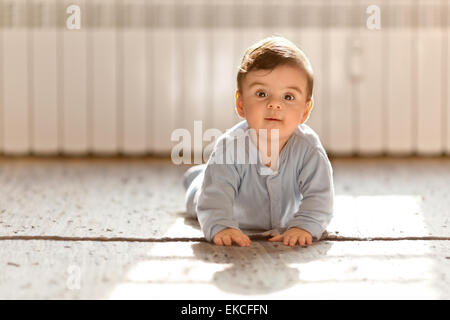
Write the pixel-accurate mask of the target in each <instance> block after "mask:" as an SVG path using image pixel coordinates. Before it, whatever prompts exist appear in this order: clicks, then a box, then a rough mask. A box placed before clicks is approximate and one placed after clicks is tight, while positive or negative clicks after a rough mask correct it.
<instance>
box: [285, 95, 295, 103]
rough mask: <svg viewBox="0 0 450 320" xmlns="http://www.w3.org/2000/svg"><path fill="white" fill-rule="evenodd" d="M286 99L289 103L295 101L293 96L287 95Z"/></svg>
mask: <svg viewBox="0 0 450 320" xmlns="http://www.w3.org/2000/svg"><path fill="white" fill-rule="evenodd" d="M284 97H285V98H286V100H289V101H292V100H294V99H295V98H294V96H293V95H292V94H287V95H285V96H284Z"/></svg>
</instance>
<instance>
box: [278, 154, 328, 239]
mask: <svg viewBox="0 0 450 320" xmlns="http://www.w3.org/2000/svg"><path fill="white" fill-rule="evenodd" d="M298 186H299V188H300V193H301V194H302V196H303V198H302V199H301V203H300V207H299V209H298V211H297V212H296V213H295V214H294V216H293V218H292V219H291V220H290V221H289V222H288V224H287V231H286V232H285V233H284V234H283V235H285V234H286V233H287V232H290V233H291V232H294V231H290V230H291V228H298V229H302V230H304V231H306V232H308V233H309V234H310V235H311V236H312V237H313V238H316V239H320V237H321V236H322V233H323V232H324V231H325V229H326V227H327V226H328V224H329V223H330V220H331V217H332V215H333V200H334V186H333V169H332V167H331V164H330V162H329V160H328V157H327V155H326V153H325V151H324V150H323V149H322V148H319V147H315V148H313V149H311V150H309V151H308V154H307V155H306V156H305V160H304V163H303V164H302V168H301V171H300V173H299V176H298ZM297 233H298V232H297ZM289 241H291V240H289ZM292 241H294V240H292ZM305 241H306V243H308V242H307V240H306V238H305ZM300 244H301V243H300Z"/></svg>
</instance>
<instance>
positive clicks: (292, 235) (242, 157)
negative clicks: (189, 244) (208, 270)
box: [183, 36, 334, 246]
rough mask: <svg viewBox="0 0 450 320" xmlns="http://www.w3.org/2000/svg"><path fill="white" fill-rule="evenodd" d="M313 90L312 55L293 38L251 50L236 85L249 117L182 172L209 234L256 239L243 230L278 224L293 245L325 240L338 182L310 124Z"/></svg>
mask: <svg viewBox="0 0 450 320" xmlns="http://www.w3.org/2000/svg"><path fill="white" fill-rule="evenodd" d="M312 93H313V71H312V68H311V65H310V62H309V60H308V58H307V57H306V56H305V54H304V53H303V52H302V51H301V50H300V49H299V48H298V47H297V46H295V45H294V44H293V43H292V42H290V41H289V40H287V39H285V38H283V37H280V36H271V37H268V38H265V39H263V40H261V41H259V42H257V43H256V44H254V45H253V46H251V47H249V48H248V49H247V50H246V52H245V54H244V56H243V58H242V62H241V66H240V68H239V71H238V75H237V90H236V111H237V113H238V114H239V116H240V117H242V118H245V120H243V121H241V122H240V123H238V124H237V125H235V126H234V127H233V128H231V129H229V130H228V131H227V132H225V133H224V134H223V135H221V136H220V137H219V138H218V139H217V140H216V143H215V146H214V149H213V151H212V153H211V155H210V157H209V159H208V162H207V163H206V164H203V165H197V166H193V167H191V168H190V169H188V171H187V172H186V173H185V175H184V178H183V184H184V186H185V188H186V189H187V191H186V209H187V210H186V211H187V212H188V213H189V214H191V215H193V216H196V217H197V218H198V221H199V223H200V226H201V228H202V231H203V233H204V235H205V238H206V239H207V240H208V241H213V242H214V243H215V244H217V245H227V246H229V245H232V244H233V243H236V244H238V245H240V246H249V245H250V243H251V241H250V238H249V237H248V236H247V235H246V234H244V233H243V232H242V231H241V230H272V231H278V233H275V236H272V237H271V238H269V241H279V242H283V243H284V245H289V246H295V245H296V244H297V243H298V244H299V245H300V246H305V245H311V244H312V241H313V239H320V237H321V235H322V233H323V232H324V231H325V228H326V227H327V225H328V224H329V222H330V220H331V217H332V212H333V198H334V188H333V170H332V167H331V164H330V162H329V160H328V157H327V154H326V151H325V150H324V148H323V146H322V144H321V142H320V140H319V137H318V136H317V134H316V133H315V132H314V131H313V130H312V129H311V128H310V127H308V126H307V125H306V124H305V122H306V121H307V119H308V117H309V115H310V113H311V110H312V106H313V98H312ZM236 142H237V149H238V150H237V153H238V154H237V157H235V155H234V150H235V148H236V145H235V144H236ZM243 142H244V143H243ZM248 159H253V160H254V161H249V160H248ZM271 235H274V233H272V234H271Z"/></svg>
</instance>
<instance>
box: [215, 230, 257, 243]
mask: <svg viewBox="0 0 450 320" xmlns="http://www.w3.org/2000/svg"><path fill="white" fill-rule="evenodd" d="M213 242H214V243H215V244H217V245H218V246H223V245H226V246H231V244H232V243H233V242H235V243H237V244H238V245H240V246H241V247H248V246H250V243H251V241H250V238H249V237H247V236H246V235H245V234H243V233H242V232H241V231H240V230H238V229H234V228H227V229H224V230H222V231H220V232H218V233H217V234H216V235H215V236H214V238H213Z"/></svg>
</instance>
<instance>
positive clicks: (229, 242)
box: [222, 235, 231, 246]
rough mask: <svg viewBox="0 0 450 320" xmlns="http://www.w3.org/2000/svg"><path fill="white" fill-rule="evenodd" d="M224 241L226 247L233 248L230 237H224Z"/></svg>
mask: <svg viewBox="0 0 450 320" xmlns="http://www.w3.org/2000/svg"><path fill="white" fill-rule="evenodd" d="M222 241H223V243H224V244H225V245H226V246H231V237H230V236H229V235H225V236H223V237H222Z"/></svg>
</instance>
